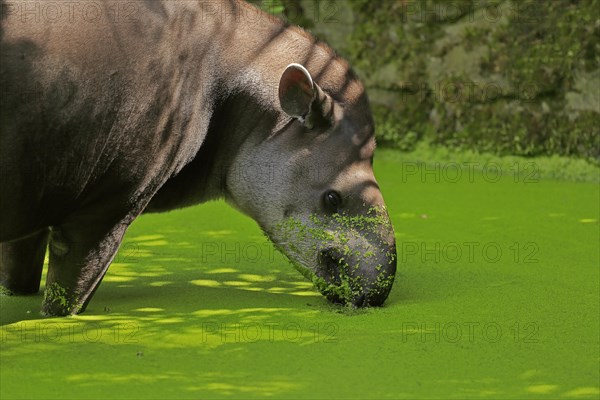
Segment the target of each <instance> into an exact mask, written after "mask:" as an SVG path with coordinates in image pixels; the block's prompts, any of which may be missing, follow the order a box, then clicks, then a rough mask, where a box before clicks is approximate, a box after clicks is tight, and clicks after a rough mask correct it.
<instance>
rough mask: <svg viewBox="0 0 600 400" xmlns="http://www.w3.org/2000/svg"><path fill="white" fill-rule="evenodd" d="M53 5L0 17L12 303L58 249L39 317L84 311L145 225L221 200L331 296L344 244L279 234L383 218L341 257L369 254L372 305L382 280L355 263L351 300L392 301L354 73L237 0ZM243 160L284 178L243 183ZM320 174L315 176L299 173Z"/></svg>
mask: <svg viewBox="0 0 600 400" xmlns="http://www.w3.org/2000/svg"><path fill="white" fill-rule="evenodd" d="M51 3H52V4H53V6H52V7H54V8H53V9H52V10H50V9H47V7H49V4H50V2H49V3H44V2H36V3H25V2H23V3H20V2H15V3H8V2H3V3H2V4H1V5H2V20H1V24H2V25H1V31H0V35H1V37H0V40H1V44H0V46H1V47H0V51H1V64H0V84H1V88H2V98H1V108H0V129H1V131H0V242H2V243H1V244H0V250H1V251H2V257H1V259H0V283H1V284H2V286H3V287H4V288H5V289H8V290H9V291H10V292H12V293H15V294H26V293H35V292H37V291H38V290H39V285H40V277H41V270H42V265H43V258H44V254H45V251H46V247H47V246H48V245H49V257H50V261H49V270H48V277H47V283H46V296H45V299H44V303H43V306H42V311H43V312H44V313H46V314H48V315H64V314H69V313H78V312H81V311H83V310H84V309H85V307H86V305H87V303H88V302H89V300H90V298H91V297H92V295H93V293H94V291H95V290H96V288H97V287H98V285H99V283H100V281H101V280H102V277H103V276H104V274H105V273H106V270H107V268H108V266H109V264H110V262H111V260H112V258H113V257H114V255H115V253H116V251H117V249H118V246H119V244H120V242H121V240H122V237H123V235H124V233H125V231H126V229H127V227H128V226H129V225H130V224H131V222H132V221H133V220H134V219H135V218H136V217H137V216H138V215H140V214H141V213H142V212H144V211H167V210H170V209H174V208H179V207H184V206H189V205H193V204H198V203H202V202H205V201H208V200H211V199H217V198H225V199H226V200H227V201H228V202H230V203H231V204H232V205H234V206H235V207H237V208H239V209H240V210H241V211H242V212H244V213H246V214H248V215H250V216H251V217H252V218H254V219H255V220H256V221H257V222H258V223H259V225H260V226H261V227H262V229H263V230H264V231H265V232H266V233H267V235H269V237H270V238H271V239H272V240H273V242H274V243H275V244H276V245H277V246H278V247H279V248H280V249H281V250H282V251H283V252H284V253H286V254H287V255H288V257H290V259H291V260H292V261H293V262H295V263H296V264H298V265H302V266H303V267H306V268H307V270H309V271H312V273H314V274H315V276H319V277H321V278H322V279H324V280H325V281H327V282H326V283H327V284H330V285H333V286H335V287H338V286H340V282H341V281H340V272H339V271H338V270H337V269H336V268H338V267H336V265H334V264H336V262H338V261H340V260H341V259H342V258H343V257H341V256H340V255H339V252H340V249H341V247H340V246H341V245H340V244H339V243H337V242H335V241H329V242H330V244H326V243H325V242H326V240H322V238H321V239H318V238H313V240H314V243H313V246H312V250H310V249H308V248H307V249H304V250H303V251H299V250H298V246H294V247H293V248H292V247H289V243H290V242H292V243H293V242H294V240H297V241H299V242H301V241H302V239H300V238H298V236H293V237H295V238H296V239H293V238H292V239H290V237H285V238H284V237H283V236H282V235H283V234H282V233H281V232H282V230H281V228H280V227H281V226H282V221H287V220H295V221H300V222H301V223H303V224H314V220H315V216H317V217H318V218H321V217H322V221H330V222H323V224H330V225H327V226H324V227H323V229H324V230H325V231H327V232H330V233H332V232H333V233H332V235H330V236H331V237H333V236H336V234H335V230H336V229H342V228H343V226H344V224H343V223H342V222H340V221H338V222H335V221H333V220H329V219H327V218H330V217H331V216H332V215H336V216H340V215H348V216H356V215H359V216H361V215H362V216H367V215H369V212H370V211H369V210H371V211H372V210H376V213H378V214H377V215H378V218H380V221H383V224H381V226H382V227H383V228H381V229H380V230H377V229H375V230H374V231H373V232H371V233H365V232H359V231H360V228H356V227H348V226H347V224H346V229H348V230H350V231H352V232H353V233H352V235H350V236H351V237H350V239H348V240H346V242H344V243H345V244H344V245H345V246H346V247H348V246H350V247H353V246H354V247H356V248H360V249H363V250H365V249H370V250H368V251H371V250H374V252H375V254H376V258H377V260H375V261H376V262H373V263H372V264H373V265H372V266H371V268H375V266H377V267H378V271H380V270H381V268H382V266H383V269H384V271H385V272H386V275H385V276H384V277H383V278H385V279H387V280H386V283H385V285H384V286H382V287H383V289H381V290H379V291H376V290H375V289H374V286H373V285H374V283H373V282H375V280H378V282H380V281H382V277H381V276H378V275H377V273H376V272H372V273H371V270H367V269H368V268H369V266H368V265H367V264H369V263H362V264H361V266H360V267H355V268H354V271H353V272H351V273H348V274H347V275H348V276H352V280H351V281H349V282H354V283H352V285H354V286H352V285H351V286H352V288H353V289H352V290H351V298H350V301H351V302H352V303H353V304H355V305H358V306H362V305H368V304H381V303H382V302H383V300H384V299H385V297H387V294H388V293H389V290H390V288H391V282H392V281H393V276H394V273H395V268H396V262H395V258H394V257H395V244H394V240H393V231H392V229H391V226H390V225H389V220H388V219H387V213H386V212H385V209H384V208H383V206H384V203H383V199H382V197H381V193H380V191H379V188H378V187H377V183H376V181H375V178H374V176H373V172H372V166H371V165H372V155H373V150H374V147H375V142H374V139H373V120H372V118H371V114H370V111H369V105H368V100H367V96H366V93H365V91H364V88H363V85H362V84H361V83H360V81H359V80H358V79H357V77H356V75H355V74H354V73H353V72H352V70H351V69H350V67H349V66H348V64H347V63H346V62H345V61H344V60H342V59H341V58H339V57H338V56H336V55H335V53H334V52H333V51H332V50H331V49H330V48H329V47H327V46H326V45H324V44H323V43H320V42H318V41H316V40H315V39H314V38H313V37H312V36H311V35H309V34H307V33H306V32H304V31H303V30H301V29H299V28H296V27H290V26H286V25H284V24H283V23H282V22H281V21H280V20H278V19H276V18H274V17H272V16H270V15H268V14H265V13H263V12H262V11H260V10H258V9H256V8H254V7H253V6H251V5H248V4H245V3H243V2H241V1H237V0H236V1H234V0H223V1H164V2H161V1H154V0H152V1H150V0H148V1H136V2H119V1H115V2H112V3H111V2H106V3H104V2H103V3H98V2H92V3H86V2H81V3H78V2H64V3H61V2H51ZM250 164H255V165H263V166H265V165H270V166H275V169H276V170H279V171H285V172H286V173H285V174H275V175H274V176H272V177H270V178H268V179H265V177H264V176H260V177H255V178H248V177H247V176H243V178H242V175H240V174H239V173H235V172H234V171H238V172H239V171H243V170H244V169H245V168H246V167H247V166H248V165H250ZM321 166H323V167H321ZM311 168H312V169H318V172H319V173H308V174H306V173H302V171H306V170H311ZM311 221H313V222H311ZM331 221H333V222H331ZM373 221H376V220H375V219H373ZM386 223H387V225H386ZM288 225H289V224H288ZM334 225H335V226H334ZM311 226H312V225H311ZM355 231H356V232H355ZM375 231H377V232H375ZM296 234H297V232H296ZM287 235H288V236H289V235H290V233H289V232H288V233H287ZM374 235H375V236H374ZM328 237H329V236H328ZM374 237H376V238H377V240H375V239H373V238H374ZM304 240H306V238H305V239H304ZM332 240H333V239H332ZM334 242H335V243H337V244H331V243H334ZM365 251H366V250H365ZM371 252H373V251H371ZM345 259H346V260H348V256H346V257H345ZM332 260H333V261H332ZM344 265H347V263H346V264H344ZM356 265H359V264H356ZM359 278H360V279H359ZM385 279H383V280H385ZM357 280H358V281H361V282H363V283H365V282H366V283H365V284H364V285H362V286H360V287H359V288H358V289H357V287H356V282H357ZM344 282H345V281H344ZM380 286H381V284H380ZM324 293H325V292H324ZM349 293H350V292H349ZM328 297H330V298H334V297H335V295H334V294H331V293H328Z"/></svg>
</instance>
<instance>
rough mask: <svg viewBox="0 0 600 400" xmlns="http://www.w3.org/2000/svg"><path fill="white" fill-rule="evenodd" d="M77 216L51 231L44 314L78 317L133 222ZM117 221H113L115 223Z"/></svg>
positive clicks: (43, 305)
mask: <svg viewBox="0 0 600 400" xmlns="http://www.w3.org/2000/svg"><path fill="white" fill-rule="evenodd" d="M110 220H111V219H108V218H107V219H100V218H90V217H89V214H88V216H83V217H79V218H78V217H74V218H72V221H70V222H68V223H65V224H63V225H61V226H58V227H53V228H52V233H51V236H50V246H49V248H50V263H49V266H48V277H47V279H46V292H45V295H44V301H43V304H42V314H45V315H54V316H57V315H68V314H78V313H80V312H83V311H85V308H86V306H87V304H88V302H89V301H90V299H91V298H92V296H93V294H94V292H95V291H96V289H97V288H98V285H100V282H101V281H102V278H103V277H104V274H105V273H106V270H107V269H108V266H109V265H110V263H111V261H112V259H113V258H114V256H115V254H116V252H117V250H118V248H119V245H120V243H121V240H122V239H123V235H124V234H125V230H126V229H127V226H128V225H129V222H130V221H126V220H125V219H119V220H118V221H117V222H113V223H110ZM113 221H114V220H113Z"/></svg>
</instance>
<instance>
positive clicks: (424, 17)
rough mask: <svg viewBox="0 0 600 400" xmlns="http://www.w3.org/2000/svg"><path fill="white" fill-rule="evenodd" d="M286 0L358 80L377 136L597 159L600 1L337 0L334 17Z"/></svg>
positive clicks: (301, 0)
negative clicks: (318, 15) (321, 16)
mask: <svg viewBox="0 0 600 400" xmlns="http://www.w3.org/2000/svg"><path fill="white" fill-rule="evenodd" d="M284 3H285V4H286V7H292V6H290V4H295V6H294V7H295V8H294V14H295V15H296V18H295V19H294V21H293V22H296V23H300V24H303V26H305V27H307V28H309V29H311V31H313V32H315V33H316V34H317V35H318V36H319V37H322V38H323V39H326V40H328V41H329V42H330V43H331V44H332V46H333V47H334V48H336V49H337V50H338V51H339V52H340V53H341V54H343V55H344V56H345V57H347V58H348V59H349V60H350V62H351V64H352V65H353V66H354V67H355V69H357V70H358V72H359V75H360V76H361V77H362V78H363V79H364V80H365V82H366V85H367V87H368V89H369V94H370V97H371V100H372V103H373V111H374V114H375V118H376V121H377V124H378V129H377V134H378V137H379V142H380V143H381V144H383V145H387V146H392V147H398V148H401V149H405V150H410V149H412V148H413V147H414V144H415V143H416V142H417V141H419V140H420V139H423V138H426V139H429V140H430V141H431V142H433V143H437V144H441V145H445V146H450V147H456V148H463V149H472V150H478V151H491V152H494V153H497V154H515V155H526V156H533V155H552V154H559V155H566V156H576V157H582V158H586V159H588V160H591V161H594V162H596V163H597V162H598V160H599V159H600V139H599V138H600V131H599V129H600V128H599V124H598V123H597V122H596V121H597V120H598V119H600V109H599V108H600V98H599V96H600V94H599V91H600V70H599V66H600V51H599V50H600V2H599V1H598V0H590V1H582V2H576V1H558V0H557V1H548V2H544V1H518V2H516V1H515V2H512V1H500V2H489V1H488V2H486V1H477V2H473V1H452V2H447V1H431V0H429V1H423V2H405V1H370V0H352V1H338V2H336V5H337V9H338V13H339V14H340V15H342V14H343V15H345V14H348V13H350V14H351V16H350V17H349V18H345V19H343V23H341V22H340V23H338V24H335V23H324V22H323V21H320V20H311V19H310V17H311V16H312V15H314V13H309V12H307V13H306V15H305V16H304V18H299V17H298V16H297V14H298V9H302V10H309V9H310V7H309V6H310V5H311V4H312V3H313V2H311V1H308V0H287V1H286V2H284ZM321 3H327V2H326V1H325V2H321ZM320 7H321V8H322V9H323V7H325V6H324V5H323V4H321V6H320ZM284 14H285V12H284ZM348 20H350V21H354V22H353V25H352V27H351V28H352V29H351V34H348V35H344V36H340V35H339V34H338V31H339V30H340V29H342V28H345V25H347V21H348Z"/></svg>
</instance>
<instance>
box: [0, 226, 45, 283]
mask: <svg viewBox="0 0 600 400" xmlns="http://www.w3.org/2000/svg"><path fill="white" fill-rule="evenodd" d="M47 245H48V229H47V228H45V229H43V230H41V231H39V232H35V233H33V234H31V235H28V236H26V237H23V238H20V239H17V240H13V241H10V242H4V243H0V285H1V286H2V287H3V288H4V289H6V290H7V291H8V292H9V293H10V294H34V293H37V292H38V291H39V290H40V281H41V279H42V269H43V267H44V256H45V255H46V246H47Z"/></svg>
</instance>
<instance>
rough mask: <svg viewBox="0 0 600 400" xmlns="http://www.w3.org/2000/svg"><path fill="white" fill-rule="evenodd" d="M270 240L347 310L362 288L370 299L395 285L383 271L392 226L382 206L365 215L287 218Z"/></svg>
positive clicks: (391, 258) (390, 252)
mask: <svg viewBox="0 0 600 400" xmlns="http://www.w3.org/2000/svg"><path fill="white" fill-rule="evenodd" d="M272 237H274V238H276V239H278V240H275V245H276V247H277V248H278V249H279V250H280V251H281V252H282V253H283V254H284V255H285V256H286V257H287V258H288V260H289V261H290V262H291V263H292V264H293V265H294V267H295V268H296V269H297V270H298V271H299V272H300V273H301V274H302V275H304V277H306V278H307V279H308V280H310V281H311V282H312V283H313V284H314V286H315V287H316V288H317V290H319V292H321V293H322V294H323V295H325V296H326V297H327V298H328V299H330V300H332V301H334V302H336V303H341V304H344V305H347V306H350V305H352V299H355V298H357V297H358V296H360V295H361V293H365V292H366V291H367V290H368V292H369V293H370V294H371V295H377V294H380V293H387V292H388V291H389V290H390V288H391V286H392V284H393V282H394V274H390V273H389V271H388V268H386V267H388V266H389V265H391V264H392V263H393V262H394V261H395V259H396V253H395V251H394V250H392V249H393V245H392V247H390V237H393V228H392V225H391V223H390V220H389V217H388V215H387V211H386V209H385V208H383V207H372V208H370V209H369V210H368V212H367V213H366V214H364V215H349V214H345V213H341V214H340V213H336V214H333V215H317V214H311V215H310V216H309V217H308V218H307V219H306V220H301V219H299V218H295V217H290V218H287V219H285V220H283V221H282V222H280V223H279V224H278V225H277V227H276V229H275V230H274V235H272ZM392 240H393V239H392ZM392 243H393V242H392ZM332 254H334V255H335V256H334V257H332V256H331V255H332ZM377 254H380V257H377ZM328 255H329V256H328ZM382 260H383V261H382ZM332 263H333V264H335V265H332ZM369 276H371V277H370V278H369ZM373 276H374V277H375V278H374V279H373ZM367 286H368V287H367Z"/></svg>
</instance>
